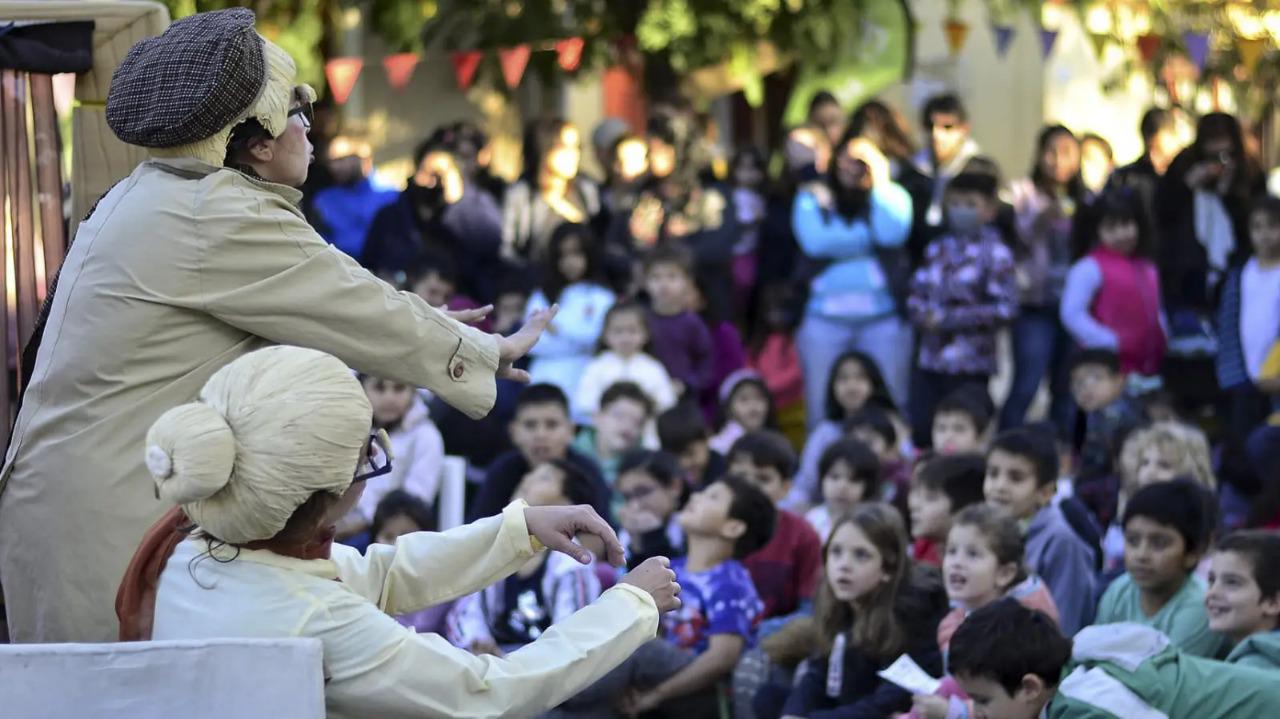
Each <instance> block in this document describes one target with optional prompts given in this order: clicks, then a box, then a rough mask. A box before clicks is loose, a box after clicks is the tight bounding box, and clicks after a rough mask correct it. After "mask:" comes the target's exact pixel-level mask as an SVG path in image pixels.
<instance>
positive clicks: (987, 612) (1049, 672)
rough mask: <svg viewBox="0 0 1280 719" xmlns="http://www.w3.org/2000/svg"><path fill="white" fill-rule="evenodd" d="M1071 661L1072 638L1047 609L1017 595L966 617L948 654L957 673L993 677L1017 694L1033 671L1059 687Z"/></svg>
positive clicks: (1010, 692) (953, 672)
mask: <svg viewBox="0 0 1280 719" xmlns="http://www.w3.org/2000/svg"><path fill="white" fill-rule="evenodd" d="M1070 659H1071V640H1070V639H1068V638H1066V637H1064V636H1062V632H1060V631H1058V626H1057V624H1055V623H1054V621H1053V620H1052V619H1050V618H1049V617H1048V616H1047V615H1045V614H1044V613H1043V612H1039V611H1036V610H1034V609H1029V608H1027V607H1024V606H1023V605H1022V604H1021V603H1019V602H1018V600H1016V599H1012V598H1006V599H1000V600H998V601H995V602H992V603H990V604H988V605H987V606H985V607H982V608H981V609H978V610H977V611H975V612H973V613H972V614H970V615H969V616H968V617H965V620H964V621H963V622H961V623H960V626H959V628H957V629H956V633H955V634H953V635H952V636H951V646H950V648H949V649H948V653H947V663H948V665H949V666H948V669H949V670H950V672H951V675H952V676H959V677H973V678H975V679H977V678H981V679H990V680H992V681H994V682H996V683H997V684H999V685H1000V686H1001V687H1004V690H1005V691H1006V692H1008V694H1009V695H1010V696H1012V695H1013V694H1014V693H1015V692H1017V691H1018V687H1019V686H1020V685H1021V684H1022V678H1023V677H1024V676H1026V675H1028V674H1032V675H1034V676H1037V677H1039V678H1040V679H1041V680H1042V681H1043V682H1044V683H1045V686H1049V687H1055V686H1057V685H1058V681H1059V679H1060V678H1061V675H1062V668H1063V667H1064V666H1066V664H1067V662H1068V661H1069V660H1070Z"/></svg>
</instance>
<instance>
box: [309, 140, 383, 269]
mask: <svg viewBox="0 0 1280 719" xmlns="http://www.w3.org/2000/svg"><path fill="white" fill-rule="evenodd" d="M325 167H326V169H327V170H328V171H329V177H330V178H331V179H332V180H333V184H332V185H330V186H329V187H326V188H324V189H322V190H320V191H319V192H317V193H316V196H315V199H314V200H313V201H312V207H313V208H314V212H315V218H316V224H317V226H318V229H319V230H320V236H321V237H324V238H325V239H326V240H328V241H329V242H330V243H332V244H333V245H334V246H335V247H337V248H338V249H340V250H342V251H343V252H345V253H347V254H348V255H351V256H352V257H357V258H358V257H360V252H361V251H362V250H363V249H364V238H365V236H366V235H368V234H369V226H370V225H372V224H373V218H374V216H375V215H377V214H378V210H381V209H382V208H383V207H386V206H387V205H389V204H391V203H392V202H394V201H395V199H396V196H397V195H398V194H399V193H397V192H396V191H395V190H394V189H390V188H386V187H379V186H378V185H377V184H375V183H374V181H373V178H372V177H370V173H371V172H372V171H373V148H371V147H370V146H369V141H368V140H364V139H361V138H357V137H351V136H347V135H340V136H338V137H335V138H333V140H331V141H330V142H329V145H328V147H326V148H325Z"/></svg>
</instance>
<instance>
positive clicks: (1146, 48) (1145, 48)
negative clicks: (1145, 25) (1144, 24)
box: [1138, 35, 1160, 62]
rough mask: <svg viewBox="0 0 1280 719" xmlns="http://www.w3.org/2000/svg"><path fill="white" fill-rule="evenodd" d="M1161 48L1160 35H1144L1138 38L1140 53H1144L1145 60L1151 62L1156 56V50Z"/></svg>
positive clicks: (1143, 58)
mask: <svg viewBox="0 0 1280 719" xmlns="http://www.w3.org/2000/svg"><path fill="white" fill-rule="evenodd" d="M1159 49H1160V36H1159V35H1143V36H1141V37H1139V38H1138V53H1139V54H1140V55H1142V61H1143V62H1151V59H1152V58H1154V57H1155V56H1156V51H1157V50H1159Z"/></svg>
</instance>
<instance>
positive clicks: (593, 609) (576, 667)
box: [303, 585, 658, 719]
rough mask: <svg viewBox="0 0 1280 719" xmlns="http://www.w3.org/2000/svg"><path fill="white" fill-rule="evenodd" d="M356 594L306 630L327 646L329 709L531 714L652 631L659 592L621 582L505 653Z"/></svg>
mask: <svg viewBox="0 0 1280 719" xmlns="http://www.w3.org/2000/svg"><path fill="white" fill-rule="evenodd" d="M347 596H348V597H350V601H349V602H347V601H344V602H343V603H342V605H341V606H334V605H330V606H327V607H325V610H324V611H319V612H314V613H313V614H312V615H311V617H310V619H309V620H308V626H307V627H306V628H305V629H304V630H303V631H304V633H305V634H307V635H308V636H316V637H319V638H320V639H321V640H322V641H323V642H324V645H325V649H324V654H325V668H326V671H327V673H328V677H329V682H328V683H327V684H326V685H325V703H326V706H327V708H328V711H329V716H330V717H370V716H376V717H381V718H384V719H394V718H396V717H458V718H464V719H465V718H471V717H528V716H533V715H536V714H540V713H542V712H545V711H547V710H548V709H551V708H552V707H554V706H557V705H558V704H560V703H561V702H563V701H564V700H566V699H568V698H569V697H572V696H573V695H575V694H577V693H578V692H580V691H582V690H583V689H585V688H587V687H588V686H590V685H591V684H592V683H594V682H595V681H596V680H598V679H600V678H601V677H602V676H604V675H605V674H606V673H607V672H608V671H610V670H611V669H613V668H614V667H616V666H618V665H619V664H621V663H622V662H623V661H625V660H626V659H627V658H628V657H630V656H631V654H632V653H633V652H635V650H636V649H637V648H639V647H640V645H641V644H643V643H645V642H646V641H648V640H650V639H652V638H653V637H654V634H655V632H656V631H657V627H658V611H657V608H656V607H655V606H654V603H653V599H652V598H651V597H649V595H647V594H645V593H644V592H642V591H640V590H638V589H636V588H635V587H633V586H630V585H618V586H615V587H614V588H612V589H610V590H609V591H607V592H605V593H604V594H602V595H601V596H600V598H599V599H598V600H596V601H595V602H594V603H593V604H591V605H589V606H587V607H584V608H583V609H581V610H580V611H578V612H576V613H574V614H573V615H571V616H569V617H567V618H566V619H565V620H564V621H561V622H558V623H556V624H554V625H552V626H551V628H550V629H548V630H547V631H546V633H544V634H543V635H542V636H541V637H539V638H538V640H537V641H535V642H533V643H532V644H529V645H526V646H524V647H522V648H521V649H519V650H517V651H515V652H512V653H511V654H508V655H507V656H505V657H501V658H500V657H494V656H488V655H485V656H473V655H472V654H471V653H469V652H467V651H465V650H462V649H458V648H457V647H454V646H453V645H451V644H449V642H448V641H446V640H445V639H444V638H443V637H441V636H439V635H437V634H415V633H414V632H413V630H411V629H406V628H405V627H401V626H400V625H398V624H396V622H395V620H394V619H392V618H391V617H389V616H387V615H386V614H383V613H381V612H378V611H376V610H375V609H374V608H373V607H371V606H369V605H368V604H366V603H362V602H360V601H359V599H358V598H357V597H355V596H354V595H350V594H348V595H347Z"/></svg>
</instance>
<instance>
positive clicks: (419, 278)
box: [404, 252, 523, 310]
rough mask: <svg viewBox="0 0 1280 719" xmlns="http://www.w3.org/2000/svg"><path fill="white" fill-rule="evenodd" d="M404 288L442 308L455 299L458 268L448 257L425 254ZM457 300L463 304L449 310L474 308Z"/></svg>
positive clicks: (424, 300)
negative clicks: (464, 306)
mask: <svg viewBox="0 0 1280 719" xmlns="http://www.w3.org/2000/svg"><path fill="white" fill-rule="evenodd" d="M404 286H405V288H406V289H408V290H409V291H410V292H412V293H413V294H415V295H417V296H419V297H421V298H422V301H423V302H426V303H427V304H429V305H431V306H432V307H444V306H446V305H448V304H449V303H450V302H453V300H454V299H455V295H454V293H455V292H457V290H458V268H457V266H456V265H455V264H454V262H453V259H452V258H450V257H449V256H448V255H443V254H439V253H434V252H427V253H424V254H423V256H422V257H421V258H420V259H419V260H418V261H417V262H415V263H414V265H413V267H411V268H410V270H409V272H408V275H407V276H406V278H405V283H404ZM459 299H462V300H463V302H462V303H461V304H459V306H456V307H450V309H454V310H457V309H462V308H463V307H462V305H466V306H468V307H474V306H475V302H473V301H471V300H469V299H466V298H459ZM522 309H523V308H522Z"/></svg>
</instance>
